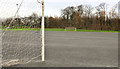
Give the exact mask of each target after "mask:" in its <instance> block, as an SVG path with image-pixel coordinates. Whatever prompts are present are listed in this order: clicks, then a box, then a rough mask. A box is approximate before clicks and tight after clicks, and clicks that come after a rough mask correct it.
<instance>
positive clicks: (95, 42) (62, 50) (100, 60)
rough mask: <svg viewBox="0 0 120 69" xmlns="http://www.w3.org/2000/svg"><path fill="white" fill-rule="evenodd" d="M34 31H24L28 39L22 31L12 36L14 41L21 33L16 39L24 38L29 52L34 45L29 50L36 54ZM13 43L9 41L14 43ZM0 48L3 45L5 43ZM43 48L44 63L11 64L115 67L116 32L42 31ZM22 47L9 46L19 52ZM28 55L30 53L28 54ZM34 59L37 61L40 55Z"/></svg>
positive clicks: (37, 39) (7, 34) (36, 34)
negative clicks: (43, 33)
mask: <svg viewBox="0 0 120 69" xmlns="http://www.w3.org/2000/svg"><path fill="white" fill-rule="evenodd" d="M18 32H19V33H20V34H19V33H18ZM38 33H39V32H37V31H29V32H28V31H27V34H28V36H27V37H29V39H26V38H25V36H24V34H25V31H16V34H14V35H12V36H13V37H15V36H16V37H15V38H14V39H13V40H16V39H18V37H19V36H20V35H23V36H21V37H20V38H19V39H21V40H22V42H23V43H24V42H25V41H27V44H26V45H27V46H28V49H29V48H31V49H30V50H29V51H28V52H31V51H33V50H32V47H34V48H35V49H34V52H33V53H34V54H36V55H39V54H40V50H38V49H39V48H40V46H41V43H40V40H39V39H40V35H38ZM10 34H13V33H10V32H7V33H6V35H5V36H6V37H4V38H6V40H5V42H9V41H10V39H12V38H13V37H8V36H9V35H10ZM31 34H32V35H31ZM29 35H30V36H29ZM34 36H35V37H34ZM33 38H34V39H33ZM32 40H33V41H32ZM13 42H14V43H13V44H15V43H17V42H15V41H13ZM3 43H4V42H3ZM29 44H30V45H29ZM4 47H6V48H7V45H4ZM45 47H46V49H45V50H46V51H45V52H46V54H45V55H46V61H45V62H30V63H27V64H17V65H13V67H117V65H118V33H104V32H65V31H46V32H45ZM25 48H27V47H25V46H23V45H22V44H20V45H19V46H18V47H16V48H15V47H12V48H11V49H17V51H20V49H21V50H24V49H25ZM22 52H23V54H22V55H21V56H24V55H25V54H24V53H25V52H24V51H22ZM8 55H10V53H9V54H8ZM30 55H33V54H29V55H28V56H30ZM6 56H7V55H6ZM18 58H20V57H18ZM36 60H40V57H38V58H36Z"/></svg>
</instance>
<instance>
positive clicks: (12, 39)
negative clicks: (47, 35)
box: [0, 0, 42, 66]
mask: <svg viewBox="0 0 120 69" xmlns="http://www.w3.org/2000/svg"><path fill="white" fill-rule="evenodd" d="M21 1H22V2H16V1H12V2H16V3H15V5H14V7H13V8H15V7H16V10H15V9H14V10H12V11H11V12H14V13H15V14H14V15H13V17H11V18H8V19H6V20H5V21H4V22H2V26H1V28H2V30H1V32H2V33H1V40H2V41H1V42H2V43H1V47H2V48H0V49H2V52H1V55H2V57H1V60H2V63H1V64H2V66H11V65H15V64H24V63H29V62H40V61H41V56H42V55H41V50H42V46H41V17H40V10H39V9H40V4H39V3H38V2H37V1H35V2H34V3H32V5H31V2H25V0H24V1H23V0H21ZM7 2H8V1H6V0H5V1H4V4H6V3H7ZM32 2H33V1H32ZM16 5H17V6H16ZM27 6H30V8H32V9H30V8H26V7H27ZM6 7H8V6H6ZM6 10H8V9H7V8H6ZM31 10H32V11H31ZM38 10H39V11H38ZM8 13H9V12H8ZM26 13H28V14H27V15H26ZM29 14H30V15H29ZM7 15H8V16H9V14H7Z"/></svg>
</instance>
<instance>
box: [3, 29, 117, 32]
mask: <svg viewBox="0 0 120 69" xmlns="http://www.w3.org/2000/svg"><path fill="white" fill-rule="evenodd" d="M3 30H5V29H3ZM8 30H9V31H23V30H40V28H22V29H8ZM45 31H75V30H73V29H67V30H65V29H57V28H46V29H45ZM76 32H112V33H118V32H119V31H104V30H85V29H77V30H76Z"/></svg>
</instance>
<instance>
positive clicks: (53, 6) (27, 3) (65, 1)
mask: <svg viewBox="0 0 120 69" xmlns="http://www.w3.org/2000/svg"><path fill="white" fill-rule="evenodd" d="M21 1H22V0H0V17H1V18H6V17H11V16H14V14H15V11H16V9H17V6H16V4H17V3H18V4H20V2H21ZM118 1H119V0H45V15H46V16H60V13H61V9H64V8H65V7H67V6H78V5H80V4H83V5H85V4H90V5H92V6H93V7H94V6H97V5H99V4H100V3H102V2H106V3H107V4H109V10H110V8H111V7H112V6H114V5H115V4H117V3H118ZM40 9H41V8H40V5H39V3H37V0H24V2H23V5H22V7H21V9H20V11H19V15H20V16H28V15H30V14H32V13H33V12H36V13H37V14H39V15H41V14H40V13H41V10H40Z"/></svg>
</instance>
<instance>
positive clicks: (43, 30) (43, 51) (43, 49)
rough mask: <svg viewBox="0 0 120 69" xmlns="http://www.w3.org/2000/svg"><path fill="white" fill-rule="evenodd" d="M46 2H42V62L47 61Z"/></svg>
mask: <svg viewBox="0 0 120 69" xmlns="http://www.w3.org/2000/svg"><path fill="white" fill-rule="evenodd" d="M44 25H45V24H44V0H42V25H41V26H42V27H41V28H42V61H45V36H44V35H45V29H44Z"/></svg>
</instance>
